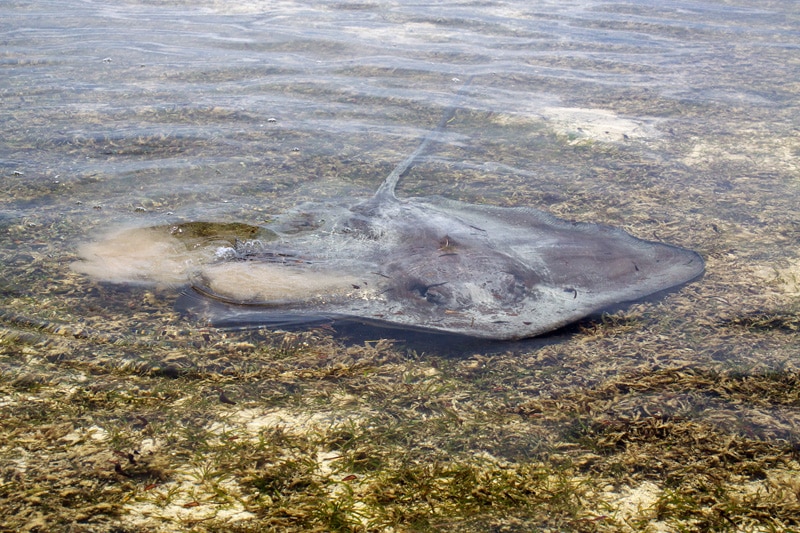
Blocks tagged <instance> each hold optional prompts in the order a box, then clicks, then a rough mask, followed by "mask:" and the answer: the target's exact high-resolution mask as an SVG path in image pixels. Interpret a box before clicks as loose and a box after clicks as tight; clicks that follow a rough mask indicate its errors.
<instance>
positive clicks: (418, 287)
mask: <svg viewBox="0 0 800 533" xmlns="http://www.w3.org/2000/svg"><path fill="white" fill-rule="evenodd" d="M444 285H445V283H435V284H433V285H425V284H423V283H415V284H413V285H412V286H411V287H409V290H410V291H411V292H412V293H415V294H417V295H419V296H420V297H421V298H425V299H426V300H427V301H428V302H430V303H432V304H437V305H441V304H444V303H446V302H447V300H448V296H447V294H446V291H444V290H443V286H444Z"/></svg>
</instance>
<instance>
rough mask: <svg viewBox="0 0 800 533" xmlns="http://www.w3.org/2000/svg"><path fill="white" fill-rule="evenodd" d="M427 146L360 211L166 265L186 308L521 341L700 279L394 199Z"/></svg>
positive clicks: (600, 240)
mask: <svg viewBox="0 0 800 533" xmlns="http://www.w3.org/2000/svg"><path fill="white" fill-rule="evenodd" d="M447 118H448V117H446V118H445V119H443V121H442V123H441V124H440V128H441V127H443V125H444V124H445V122H446V119H447ZM431 138H432V136H431V135H429V136H428V137H426V138H425V139H424V140H423V142H422V144H421V145H420V146H419V148H418V149H417V150H416V151H415V152H414V153H413V154H411V156H409V157H408V158H407V159H406V160H405V161H404V162H403V163H401V164H400V165H398V167H397V168H396V169H395V170H394V172H392V174H391V175H390V176H389V177H387V179H386V180H385V181H384V183H383V185H382V186H381V187H380V189H379V190H378V192H377V193H376V194H375V195H374V196H373V197H372V198H370V199H368V200H366V201H363V202H361V203H356V204H354V205H320V204H306V205H303V206H300V207H298V209H297V210H295V211H293V212H292V213H290V214H289V215H286V216H284V217H282V218H280V219H278V220H277V221H276V222H275V223H273V224H271V225H267V226H266V228H262V231H261V235H262V238H260V239H251V240H245V241H237V242H236V243H235V244H234V245H228V244H226V245H223V246H220V243H219V242H215V241H213V239H212V240H211V241H204V242H206V244H205V248H206V249H211V248H214V250H215V251H214V252H213V253H210V252H208V253H205V254H204V255H203V254H200V255H199V256H198V255H196V254H195V255H194V256H192V258H191V260H185V259H181V261H173V262H172V263H171V264H173V263H174V264H175V265H177V264H180V265H183V266H180V267H175V268H177V269H179V270H180V269H183V270H181V271H180V272H178V273H177V274H176V276H175V277H176V278H177V280H180V279H181V277H184V278H186V279H188V280H190V283H191V285H192V287H193V290H194V291H195V292H196V293H197V294H199V295H201V297H200V298H195V299H193V300H191V301H192V302H193V304H192V311H193V312H195V313H196V314H199V315H201V316H202V317H203V318H205V319H207V320H208V321H209V322H210V323H212V324H220V323H225V324H231V323H236V324H250V325H261V324H263V325H269V324H284V323H294V324H298V323H303V322H315V321H318V320H320V319H337V318H339V319H356V320H361V321H367V322H378V323H382V324H386V325H390V326H398V327H403V328H411V329H426V330H434V331H440V332H450V333H457V334H461V335H468V336H473V337H482V338H488V339H519V338H525V337H532V336H535V335H539V334H542V333H545V332H548V331H551V330H554V329H556V328H559V327H561V326H563V325H565V324H568V323H570V322H573V321H575V320H578V319H580V318H582V317H585V316H587V315H589V314H592V313H594V312H597V311H599V310H602V309H604V308H607V307H609V306H612V305H615V304H619V303H621V302H628V301H632V300H637V299H640V298H642V297H645V296H648V295H650V294H653V293H657V292H660V291H664V290H666V289H669V288H672V287H676V286H679V285H681V284H683V283H686V282H687V281H690V280H692V279H693V278H695V277H697V276H699V275H700V274H701V273H702V272H703V261H702V259H701V258H700V257H699V256H698V255H697V254H696V253H694V252H692V251H689V250H685V249H682V248H677V247H674V246H670V245H666V244H661V243H655V242H647V241H642V240H639V239H636V238H634V237H632V236H630V235H628V234H627V233H625V232H623V231H621V230H618V229H613V228H610V227H607V226H602V225H596V224H584V223H572V222H566V221H562V220H559V219H556V218H554V217H552V216H550V215H548V214H546V213H543V212H541V211H538V210H535V209H530V208H527V207H516V208H501V207H492V206H486V205H472V204H467V203H463V202H457V201H453V200H448V199H446V198H441V197H428V198H408V199H400V198H397V196H396V195H395V186H396V184H397V182H398V180H399V179H400V177H401V176H402V174H403V173H404V172H405V171H406V170H407V169H408V168H409V167H410V166H411V165H412V164H413V162H414V160H415V159H416V158H417V157H418V156H419V154H420V153H422V151H423V150H424V149H425V147H426V145H427V144H428V143H429V142H430V140H431ZM175 228H178V233H180V226H173V227H172V228H171V229H169V230H168V229H166V228H162V229H160V230H159V229H158V228H155V229H151V230H147V231H150V232H155V233H153V235H155V236H156V238H157V239H158V240H159V246H161V247H162V248H163V249H164V250H171V249H180V250H181V252H180V253H184V252H183V251H184V250H185V249H186V248H187V246H184V247H181V245H179V244H176V243H172V242H171V241H169V239H177V237H179V235H176V230H175ZM159 231H160V232H161V233H159ZM162 233H163V235H162ZM128 236H129V237H130V236H131V234H130V233H129V234H128ZM263 236H268V238H264V237H263ZM125 238H126V237H124V236H120V235H117V236H116V237H113V239H116V240H117V242H119V240H120V239H125ZM162 241H163V242H162ZM192 248H195V249H196V248H197V245H196V243H195V244H193V245H192ZM103 250H107V248H106V249H104V248H102V246H101V247H99V248H98V245H97V244H95V245H94V248H91V249H88V250H87V249H84V251H83V252H82V255H83V256H84V259H85V260H86V261H85V262H84V263H82V266H79V267H78V269H79V270H83V271H85V272H90V271H91V270H92V269H91V263H92V262H93V261H94V262H95V263H97V262H98V261H100V263H102V262H103V261H104V260H105V261H106V263H107V262H108V261H109V257H110V255H113V254H109V253H108V252H107V251H103ZM160 253H162V255H163V252H160ZM167 253H170V252H167ZM197 257H200V259H197ZM100 263H98V264H100ZM130 264H131V262H130V261H127V262H125V265H130ZM142 265H143V266H142V267H140V268H139V270H138V271H137V273H135V274H130V275H128V277H129V278H131V280H134V279H139V280H141V279H142V278H144V279H145V280H147V278H148V276H149V275H150V274H151V273H152V272H150V273H148V271H147V266H146V264H145V263H144V262H142ZM185 265H190V267H186V266H185ZM108 270H109V269H108V268H107V265H106V266H100V267H99V268H98V269H97V271H99V272H107V271H108ZM90 273H91V272H90ZM98 277H101V278H102V277H103V275H99V276H98ZM122 277H123V278H124V277H125V276H122ZM153 279H155V277H154V276H153ZM116 281H119V279H116ZM172 282H173V283H175V280H173V281H172Z"/></svg>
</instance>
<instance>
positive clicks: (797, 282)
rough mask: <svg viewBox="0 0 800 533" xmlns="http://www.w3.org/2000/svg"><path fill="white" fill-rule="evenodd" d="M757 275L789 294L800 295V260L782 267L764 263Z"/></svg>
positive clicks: (756, 272) (757, 270)
mask: <svg viewBox="0 0 800 533" xmlns="http://www.w3.org/2000/svg"><path fill="white" fill-rule="evenodd" d="M755 275H756V276H758V277H760V278H761V279H763V280H764V281H765V282H767V283H768V284H769V285H771V286H772V287H774V288H776V289H777V290H778V291H780V292H782V293H785V294H786V295H787V296H800V260H796V261H795V262H794V263H791V264H789V265H787V266H782V267H778V266H772V265H764V266H762V267H760V268H758V269H756V271H755Z"/></svg>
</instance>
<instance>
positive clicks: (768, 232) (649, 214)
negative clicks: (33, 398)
mask: <svg viewBox="0 0 800 533" xmlns="http://www.w3.org/2000/svg"><path fill="white" fill-rule="evenodd" d="M3 11H4V16H3V22H2V39H3V52H2V58H1V62H0V64H1V65H2V70H3V78H2V81H1V82H0V91H2V106H3V116H4V136H3V140H2V144H0V168H1V169H2V172H3V189H4V197H3V200H2V206H1V207H0V213H1V214H2V218H1V219H0V221H2V223H3V225H4V226H6V227H8V228H9V229H8V231H7V234H6V237H5V240H6V242H5V245H4V249H5V253H6V254H7V256H8V261H9V265H11V264H25V265H27V264H28V262H27V261H28V260H27V258H28V257H43V258H47V260H48V261H50V263H48V265H47V266H46V267H44V266H43V267H42V268H44V271H47V272H48V275H49V276H51V277H52V278H53V280H54V281H53V283H54V284H56V285H57V284H58V280H59V279H64V281H65V283H66V282H67V280H68V282H69V283H76V282H81V281H80V280H76V277H75V276H74V275H72V274H71V273H69V272H68V271H66V270H65V268H64V266H65V265H66V264H67V263H68V262H69V261H71V260H72V259H74V257H75V256H74V254H75V249H76V246H77V245H78V243H80V242H84V241H86V240H89V239H92V238H96V237H97V236H98V235H100V234H102V233H103V232H104V231H106V230H108V229H109V228H114V227H118V226H121V225H122V226H125V225H136V226H149V225H156V224H163V223H165V222H169V223H172V222H176V221H192V220H213V221H237V222H244V223H247V224H255V225H257V224H259V223H260V222H263V221H265V220H269V219H271V218H272V217H273V216H274V215H275V214H277V213H280V212H283V211H285V210H286V209H288V208H291V207H292V206H293V205H296V204H297V203H298V202H300V201H303V200H308V199H320V198H337V197H343V196H360V197H366V196H368V195H369V194H371V193H372V192H373V191H374V190H375V189H376V188H377V186H378V185H379V184H380V182H381V181H382V180H383V178H384V177H385V176H386V174H388V172H389V171H390V170H391V168H393V166H394V165H395V164H396V163H397V162H399V161H402V159H403V158H404V157H406V156H407V155H408V154H409V153H410V152H411V151H413V149H414V148H415V146H416V144H417V143H418V141H419V138H420V137H421V136H422V135H424V134H425V132H426V131H428V130H430V129H431V128H432V127H433V126H434V125H435V124H436V122H437V120H438V117H439V116H440V115H441V113H442V111H443V109H445V108H447V107H448V106H450V105H452V104H453V102H454V95H455V93H456V92H457V91H458V90H459V89H462V87H464V84H465V80H467V79H469V80H470V83H469V86H468V87H466V89H464V90H463V93H464V94H463V96H462V97H461V99H460V101H459V105H460V107H461V111H460V112H459V114H458V115H457V117H456V118H455V119H454V120H453V121H452V122H451V124H450V125H448V128H447V130H446V131H445V132H444V134H443V135H442V136H441V139H439V141H440V142H439V143H438V144H437V146H436V147H434V149H432V150H431V151H430V152H429V154H428V155H427V156H426V157H425V158H423V160H422V161H421V162H420V163H418V164H417V165H416V167H415V169H414V171H412V173H411V174H410V175H409V176H407V177H406V178H404V180H403V181H402V183H401V186H400V187H401V191H400V194H401V195H402V194H407V195H429V194H443V195H445V196H449V197H453V198H458V199H462V200H466V201H470V202H476V203H479V202H486V203H492V204H499V205H532V206H535V207H540V208H545V209H549V210H550V211H551V212H553V213H554V214H556V215H559V216H564V217H566V218H575V219H581V220H590V221H597V222H603V223H608V224H612V225H618V226H623V227H625V228H626V229H628V230H629V231H631V232H633V233H634V234H636V235H638V236H641V237H644V238H650V239H652V238H656V239H663V240H665V241H667V242H671V243H673V244H677V245H681V246H684V247H688V248H692V249H697V250H698V251H699V252H700V253H701V254H703V255H704V256H706V257H707V259H708V260H709V264H710V267H711V268H710V270H712V277H711V281H712V282H713V280H714V277H713V268H714V267H715V266H717V265H715V264H714V261H715V260H716V258H717V257H724V254H725V253H729V255H730V253H733V257H735V260H736V261H737V263H736V265H731V264H723V265H722V267H723V268H721V269H719V270H724V271H725V273H726V275H731V276H732V278H733V279H736V280H742V279H743V278H745V277H746V276H748V275H750V274H752V273H753V272H756V273H758V274H759V275H761V281H762V282H763V283H764V285H765V286H771V287H772V288H773V289H775V291H774V292H775V294H774V295H771V297H772V296H774V298H775V299H777V300H780V301H782V302H786V303H785V305H790V304H791V302H792V298H793V297H794V296H793V295H794V294H795V292H796V290H797V287H796V279H797V278H796V275H797V268H798V267H797V255H796V253H795V251H794V250H795V249H794V248H793V247H792V244H794V243H796V238H797V217H796V215H797V208H796V207H795V205H796V203H797V202H796V200H797V197H798V194H797V192H798V186H797V165H796V156H797V152H798V147H797V130H796V119H797V104H798V99H797V84H796V80H797V74H798V64H797V60H796V52H797V48H798V45H800V35H799V34H798V31H797V21H798V13H797V12H796V9H795V7H794V5H793V4H792V3H791V2H784V3H781V2H775V3H771V4H769V5H767V6H763V7H759V8H753V7H749V6H747V5H744V4H742V5H737V4H732V3H716V2H675V3H669V4H666V5H663V4H659V5H655V4H652V3H649V2H631V3H606V2H570V3H563V2H552V3H538V4H536V6H534V7H531V6H528V5H527V4H525V3H515V2H493V3H471V2H463V3H454V4H452V5H446V6H445V5H436V6H430V5H424V4H407V3H334V4H329V5H324V6H314V5H311V4H309V5H306V4H303V3H294V2H284V3H278V4H275V3H272V2H264V3H258V2H256V3H251V2H247V3H241V4H236V3H222V2H219V3H215V2H205V3H200V4H194V3H193V4H191V5H180V4H179V3H178V4H170V5H164V6H162V5H151V4H148V3H146V2H128V3H122V4H115V5H110V4H105V3H102V2H44V3H42V2H39V3H30V4H28V3H25V2H19V3H13V4H7V5H6V6H5V7H4V8H3ZM754 234H758V236H757V238H753V235H754ZM726 239H727V241H726ZM31 242H34V243H36V244H35V245H33V247H34V250H33V251H34V252H36V253H37V254H39V256H36V255H33V256H32V255H31V253H32V251H31V250H29V249H26V247H28V246H31ZM787 244H788V245H789V246H786V245H787ZM37 247H38V248H37ZM726 248H727V249H726ZM20 258H21V259H20ZM748 263H751V264H748ZM745 265H746V266H745ZM731 266H738V267H740V271H736V270H735V268H734V269H733V270H731V268H730V267H731ZM29 275H30V272H26V271H19V272H16V274H15V273H14V271H9V276H8V280H7V284H8V287H9V290H10V291H11V293H13V294H18V295H19V294H22V295H26V296H31V297H34V298H35V297H37V291H38V290H39V287H38V285H36V284H35V283H32V282H31V280H30V279H29ZM770 284H771V285H770ZM723 285H724V284H723ZM706 287H709V283H706ZM720 290H722V291H723V292H724V290H723V289H722V288H720ZM719 297H720V298H724V297H725V296H724V295H723V294H720V296H719ZM767 305H768V304H766V303H762V302H756V305H755V308H756V310H758V311H760V310H761V308H763V307H765V306H767ZM782 305H784V304H782ZM732 307H733V308H736V305H733V306H732ZM734 311H736V310H735V309H734ZM677 314H678V315H680V311H679V312H677Z"/></svg>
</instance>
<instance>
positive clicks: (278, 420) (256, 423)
mask: <svg viewBox="0 0 800 533" xmlns="http://www.w3.org/2000/svg"><path fill="white" fill-rule="evenodd" d="M358 419H359V417H354V416H348V415H346V414H342V413H334V412H325V411H321V412H315V413H292V412H290V411H288V410H285V409H273V410H264V409H242V410H240V411H237V412H236V413H233V414H232V416H231V417H229V418H228V419H227V420H226V421H225V424H224V427H225V429H228V430H230V429H232V428H238V429H242V430H244V431H245V432H246V433H247V434H248V435H251V436H254V437H255V436H257V435H258V433H259V432H261V431H263V430H264V429H270V428H276V427H280V428H283V429H285V430H288V431H292V432H307V431H309V430H317V431H324V430H326V429H328V428H330V427H332V426H335V425H338V424H341V423H343V422H348V423H353V422H356V423H357V422H358ZM212 427H214V426H212Z"/></svg>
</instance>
